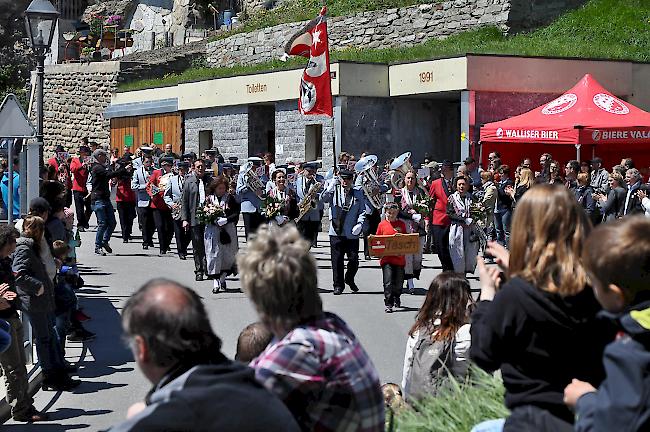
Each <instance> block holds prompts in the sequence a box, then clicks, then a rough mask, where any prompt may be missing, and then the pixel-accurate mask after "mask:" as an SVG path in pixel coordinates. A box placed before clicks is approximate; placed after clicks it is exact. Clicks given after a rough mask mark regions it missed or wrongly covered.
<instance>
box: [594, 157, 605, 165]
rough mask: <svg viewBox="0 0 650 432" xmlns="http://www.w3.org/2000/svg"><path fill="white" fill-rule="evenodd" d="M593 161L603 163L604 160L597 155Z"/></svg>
mask: <svg viewBox="0 0 650 432" xmlns="http://www.w3.org/2000/svg"><path fill="white" fill-rule="evenodd" d="M591 163H598V164H602V163H603V160H602V159H601V158H599V157H595V158H593V159H592V160H591Z"/></svg>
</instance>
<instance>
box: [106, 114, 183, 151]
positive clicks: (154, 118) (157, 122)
mask: <svg viewBox="0 0 650 432" xmlns="http://www.w3.org/2000/svg"><path fill="white" fill-rule="evenodd" d="M156 136H158V137H159V138H162V144H159V145H158V147H159V148H160V149H161V150H164V149H165V145H166V144H171V145H172V151H173V152H174V153H176V154H178V155H180V154H181V153H182V149H183V130H182V118H181V114H180V113H171V114H152V115H147V116H138V117H121V118H114V119H111V148H118V149H119V153H120V156H121V155H122V154H124V147H125V144H126V143H128V142H132V146H131V152H132V153H135V151H136V150H137V149H138V148H139V147H141V146H143V145H145V144H147V145H151V144H152V143H153V142H154V139H155V138H156Z"/></svg>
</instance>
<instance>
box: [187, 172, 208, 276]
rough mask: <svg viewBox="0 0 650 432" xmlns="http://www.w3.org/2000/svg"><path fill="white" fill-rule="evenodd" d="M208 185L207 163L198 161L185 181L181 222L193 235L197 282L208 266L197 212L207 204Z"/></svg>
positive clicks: (203, 230) (202, 232) (202, 230)
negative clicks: (206, 190)
mask: <svg viewBox="0 0 650 432" xmlns="http://www.w3.org/2000/svg"><path fill="white" fill-rule="evenodd" d="M208 184H210V177H209V176H207V175H206V174H205V163H204V162H203V161H202V160H197V161H196V162H194V171H193V172H192V174H190V175H189V176H187V178H186V179H185V184H184V185H183V194H182V196H181V220H182V221H183V229H184V230H185V231H189V232H191V234H192V249H193V254H194V274H195V278H196V280H197V281H202V280H203V275H204V274H205V272H206V268H207V264H206V262H205V247H204V243H203V238H204V234H205V225H203V224H202V223H201V221H199V220H198V219H197V217H196V212H197V210H198V209H199V208H202V207H203V205H204V204H205V196H206V194H205V188H206V186H207V185H208Z"/></svg>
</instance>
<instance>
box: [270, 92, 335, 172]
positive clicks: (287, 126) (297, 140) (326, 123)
mask: <svg viewBox="0 0 650 432" xmlns="http://www.w3.org/2000/svg"><path fill="white" fill-rule="evenodd" d="M310 124H322V125H323V157H322V159H323V166H324V167H331V166H332V158H333V152H332V149H333V145H334V127H333V125H332V119H330V118H329V117H326V116H304V115H302V114H300V112H299V111H298V102H297V101H282V102H277V103H276V104H275V160H276V163H277V164H282V163H284V162H285V161H286V160H287V159H289V158H291V159H294V160H298V161H303V160H305V126H307V125H310ZM280 150H281V151H280Z"/></svg>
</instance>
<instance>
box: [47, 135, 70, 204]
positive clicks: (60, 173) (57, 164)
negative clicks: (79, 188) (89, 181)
mask: <svg viewBox="0 0 650 432" xmlns="http://www.w3.org/2000/svg"><path fill="white" fill-rule="evenodd" d="M55 152H56V153H55V155H54V156H52V157H51V158H50V159H49V160H48V161H47V164H48V165H49V166H51V167H52V168H53V169H54V177H55V178H56V179H57V180H58V181H59V182H61V184H63V186H65V205H66V207H70V206H71V205H72V175H71V174H70V163H71V160H70V156H69V155H68V152H67V151H65V148H64V147H63V146H62V145H57V146H56V149H55ZM69 160H70V161H69Z"/></svg>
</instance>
